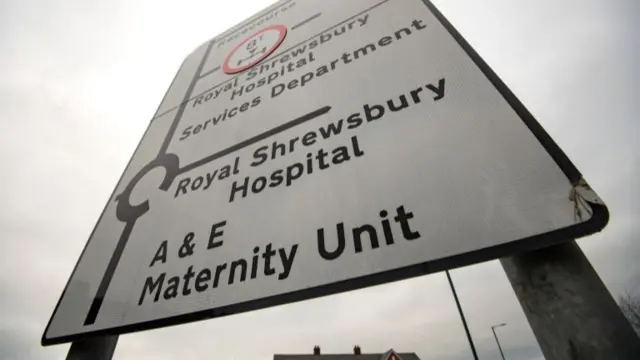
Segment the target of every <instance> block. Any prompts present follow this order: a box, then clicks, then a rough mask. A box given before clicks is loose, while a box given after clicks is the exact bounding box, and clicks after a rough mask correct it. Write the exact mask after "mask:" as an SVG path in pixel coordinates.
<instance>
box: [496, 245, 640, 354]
mask: <svg viewBox="0 0 640 360" xmlns="http://www.w3.org/2000/svg"><path fill="white" fill-rule="evenodd" d="M500 261H501V263H502V267H503V268H504V270H505V272H506V273H507V277H508V278H509V281H510V282H511V286H512V287H513V290H514V291H515V293H516V295H517V297H518V300H519V301H520V305H522V309H523V310H524V313H525V314H526V316H527V319H528V320H529V324H530V325H531V328H532V329H533V332H534V334H535V336H536V338H537V339H538V343H539V344H540V348H542V353H543V354H544V356H545V357H546V358H547V359H553V360H556V359H558V360H562V359H571V360H577V359H580V360H586V359H606V360H614V359H621V360H622V359H624V360H626V359H640V338H638V336H637V335H636V333H635V332H634V331H633V329H632V328H631V325H630V324H629V322H628V321H627V319H626V318H625V317H624V315H623V314H622V312H621V311H620V308H619V307H618V305H617V304H616V302H615V301H614V299H613V297H612V296H611V294H610V293H609V291H608V290H607V288H606V287H605V286H604V284H603V283H602V280H600V278H599V277H598V275H597V274H596V272H595V270H594V269H593V267H592V266H591V264H590V263H589V261H588V260H587V258H586V257H585V256H584V254H583V253H582V251H581V250H580V248H579V247H578V245H577V244H576V243H575V241H570V242H567V243H564V244H560V245H556V246H552V247H549V248H545V249H541V250H537V251H533V252H530V253H525V254H521V255H516V256H512V257H507V258H503V259H501V260H500Z"/></svg>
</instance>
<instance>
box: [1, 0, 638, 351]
mask: <svg viewBox="0 0 640 360" xmlns="http://www.w3.org/2000/svg"><path fill="white" fill-rule="evenodd" d="M299 1H303V0H299ZM395 1H400V0H395ZM372 2H373V1H372ZM271 3H272V2H271V1H266V0H262V1H260V0H251V1H250V0H244V1H212V0H208V1H204V0H202V1H200V0H181V1H173V2H171V1H151V0H126V1H125V0H112V1H85V0H24V1H8V0H0V54H1V56H0V75H1V76H0V159H1V162H0V164H1V165H2V170H1V174H2V176H1V177H0V204H1V205H2V207H1V208H0V209H1V210H0V211H1V214H2V216H0V359H2V360H14V359H63V358H64V356H65V354H66V351H67V349H68V345H61V346H53V347H46V348H43V347H41V346H40V337H41V335H42V332H43V331H44V328H45V326H46V324H47V321H48V320H49V317H50V316H51V313H52V311H53V308H54V306H55V304H56V302H57V300H58V298H59V296H60V294H61V292H62V289H63V287H64V285H65V283H66V281H67V279H68V277H69V275H70V273H71V271H72V269H73V266H74V264H75V262H76V260H77V258H78V256H79V254H80V252H81V250H82V248H83V246H84V243H85V241H86V240H87V237H88V236H89V234H90V232H91V230H92V228H93V226H94V224H95V222H96V220H97V219H98V216H99V215H100V212H101V211H102V209H103V207H104V205H105V201H106V199H108V198H109V196H110V193H111V191H112V190H113V187H114V185H115V182H116V181H117V179H118V177H119V176H120V174H121V172H122V171H123V169H124V167H125V166H126V164H127V161H128V160H129V157H130V156H131V154H132V153H133V150H134V149H135V146H136V145H137V143H138V140H139V139H140V138H141V136H142V134H143V132H144V129H145V128H146V127H147V124H148V122H149V120H150V118H151V116H152V115H153V112H154V111H155V109H156V107H157V105H158V103H159V102H160V101H161V99H162V96H163V94H164V92H165V90H166V88H167V87H168V86H169V84H170V82H171V79H172V78H173V75H174V74H175V72H176V70H177V68H178V67H179V65H180V63H181V62H182V59H183V58H184V57H185V56H186V55H187V54H188V53H190V52H191V51H192V50H193V49H194V48H195V47H196V46H198V45H200V44H201V43H202V42H204V41H206V40H207V39H208V38H211V37H212V36H214V35H216V34H217V33H220V32H222V31H224V30H226V29H227V28H229V27H231V26H233V25H234V24H236V23H238V22H240V21H242V20H243V19H245V18H247V17H249V16H251V15H252V14H254V13H255V12H257V11H259V10H261V9H262V8H264V7H266V6H268V5H270V4H271ZM435 4H436V5H437V6H438V7H439V8H440V9H441V11H442V12H443V13H444V14H445V16H447V17H448V18H449V19H450V20H451V21H452V22H453V24H454V25H455V26H456V27H457V28H458V29H459V30H460V31H461V33H462V34H463V35H464V36H465V37H466V38H467V39H468V40H469V41H470V43H471V44H472V45H473V46H474V47H475V48H476V50H477V51H478V52H479V53H480V55H481V56H483V57H484V58H485V60H486V61H487V62H488V63H489V64H490V65H491V66H492V67H493V68H494V70H495V71H496V72H497V73H498V74H499V75H500V76H501V77H502V79H503V80H504V81H505V82H506V83H507V84H508V85H509V86H510V87H511V89H512V90H513V91H514V92H515V93H516V95H517V96H518V97H519V98H520V99H521V100H522V102H523V103H524V104H525V105H526V106H527V107H528V108H529V110H530V111H531V112H532V113H533V114H534V115H535V116H536V117H537V118H538V120H539V121H540V122H541V123H542V125H543V126H544V127H545V128H546V129H547V131H548V132H549V133H550V134H551V136H552V137H553V138H554V139H555V140H556V142H557V143H558V144H559V145H560V146H561V147H562V148H563V149H564V150H565V152H566V153H567V154H568V155H569V157H570V158H571V159H572V160H573V161H574V163H575V164H576V166H577V167H578V169H580V170H581V171H582V173H583V174H584V175H585V177H586V179H587V180H588V181H589V182H590V184H591V185H592V187H593V188H594V189H595V190H596V191H598V193H599V194H600V195H601V197H602V198H603V199H604V200H605V201H606V202H607V204H608V206H609V209H610V212H611V220H610V223H609V225H608V226H607V228H606V229H605V230H604V231H603V232H602V233H600V234H598V235H595V236H591V237H589V238H585V239H582V240H580V241H579V244H580V245H581V247H582V248H583V249H584V251H585V253H586V254H587V256H588V257H589V259H590V260H591V261H592V263H593V265H594V266H595V268H596V270H597V271H598V273H599V274H600V275H601V277H602V278H603V279H604V281H605V283H606V285H607V286H608V287H609V289H610V290H611V291H612V293H613V294H614V295H618V294H619V293H620V292H621V291H622V290H624V289H625V288H626V287H628V286H632V285H633V284H638V283H640V262H638V261H637V259H638V258H639V256H640V243H639V242H638V239H637V237H638V233H639V230H640V223H639V222H638V221H637V219H638V218H639V216H640V192H639V190H638V189H639V186H638V184H639V181H638V179H639V176H640V146H639V145H638V140H637V137H638V135H640V120H639V119H640V101H638V99H640V85H639V84H640V73H639V71H638V64H640V37H638V34H640V26H639V25H638V24H640V5H639V3H638V2H637V1H636V0H614V1H606V0H566V1H560V2H558V1H554V0H535V1H533V0H516V1H514V0H483V1H477V0H437V1H435ZM452 275H453V278H454V281H455V283H456V285H457V288H458V290H459V295H460V298H461V301H462V304H463V306H464V309H465V311H466V314H467V316H468V321H469V324H470V327H471V332H472V335H473V337H474V340H475V342H476V346H477V348H478V353H479V356H480V358H481V359H496V358H498V349H497V347H496V344H495V341H494V339H493V335H492V333H491V329H490V326H491V325H492V324H497V323H502V322H507V323H508V325H507V326H506V327H504V328H500V329H498V334H499V336H500V339H501V342H502V344H503V347H504V350H505V353H506V356H507V358H509V359H539V358H542V355H541V353H540V350H539V348H538V345H537V343H536V341H535V338H534V337H533V334H532V332H531V330H530V328H529V326H528V324H527V321H526V319H525V317H524V315H523V313H522V311H521V310H520V307H519V304H518V303H517V300H516V298H515V296H514V294H513V292H512V290H511V287H510V285H509V283H508V281H507V279H506V277H505V275H504V272H503V271H502V269H501V267H500V265H499V263H498V262H496V261H494V262H490V263H485V264H480V265H476V266H471V267H467V268H462V269H457V270H454V271H453V272H452ZM355 344H359V345H360V346H361V347H362V349H363V351H364V352H376V351H377V352H382V351H384V350H387V349H388V348H391V347H393V348H395V349H397V350H400V351H408V352H416V353H417V354H418V355H419V356H420V357H421V358H422V359H451V360H454V359H469V358H470V353H469V349H468V346H467V343H466V339H465V336H464V332H463V329H462V326H461V324H460V321H459V317H458V314H457V312H456V308H455V305H454V303H453V299H452V296H451V292H450V290H449V288H448V284H447V282H446V278H445V276H444V274H434V275H430V276H425V277H421V278H416V279H412V280H407V281H402V282H397V283H394V284H390V285H385V286H379V287H374V288H369V289H365V290H360V291H354V292H350V293H344V294H341V295H336V296H330V297H326V298H321V299H316V300H311V301H306V302H302V303H296V304H291V305H286V306H280V307H275V308H271V309H267V310H262V311H255V312H251V313H246V314H241V315H236V316H231V317H226V318H221V319H216V320H211V321H205V322H199V323H193V324H188V325H182V326H176V327H171V328H166V329H160V330H154V331H147V332H144V333H138V334H129V335H124V336H121V337H120V340H119V343H118V347H117V350H116V354H115V358H116V359H125V360H127V359H178V358H179V359H211V358H214V357H215V358H220V359H238V360H241V359H247V360H249V359H263V360H266V359H270V358H272V355H273V354H274V353H300V352H302V353H308V352H311V351H312V348H313V346H314V345H320V346H321V347H322V350H323V352H350V351H351V349H352V347H353V345H355Z"/></svg>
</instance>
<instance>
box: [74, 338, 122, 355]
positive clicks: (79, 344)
mask: <svg viewBox="0 0 640 360" xmlns="http://www.w3.org/2000/svg"><path fill="white" fill-rule="evenodd" d="M117 343H118V335H104V336H97V337H93V338H89V339H86V340H84V341H74V342H73V343H71V347H70V348H69V352H68V353H67V358H66V360H111V359H112V357H113V353H114V352H115V350H116V344H117Z"/></svg>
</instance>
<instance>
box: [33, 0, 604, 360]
mask: <svg viewBox="0 0 640 360" xmlns="http://www.w3.org/2000/svg"><path fill="white" fill-rule="evenodd" d="M607 220H608V211H607V208H606V206H605V205H604V203H603V202H602V201H601V200H600V199H599V197H598V196H597V195H596V193H595V192H594V191H592V190H591V189H590V188H589V187H588V185H587V184H586V182H585V181H584V179H583V178H582V175H581V174H580V172H579V171H578V170H577V169H576V168H575V166H573V164H572V163H571V161H570V160H569V159H568V158H567V156H566V155H565V154H564V153H563V152H562V150H561V149H560V148H559V147H558V146H557V145H556V144H555V142H554V141H553V140H552V139H551V138H550V137H549V136H548V134H547V133H546V132H545V131H544V129H543V128H542V127H541V126H540V124H539V123H538V122H537V121H536V119H535V118H534V117H533V116H532V115H531V114H530V113H529V112H528V111H527V109H526V108H525V107H524V106H523V104H521V103H520V102H519V101H518V99H517V98H516V97H515V95H514V94H513V93H512V92H511V91H510V90H509V89H508V88H507V87H506V86H505V84H504V83H503V82H502V81H501V80H500V79H499V78H498V76H497V75H496V74H495V73H494V72H493V71H492V70H491V69H490V68H489V66H488V65H487V64H486V63H485V62H484V61H483V60H482V59H481V58H480V57H479V56H478V54H477V53H476V52H475V51H474V50H473V49H472V48H471V47H470V46H469V44H468V43H467V42H466V41H465V40H464V39H463V38H462V36H460V34H458V33H457V31H456V30H455V29H454V28H453V27H452V26H451V24H449V23H448V22H447V20H446V19H445V18H444V17H443V16H442V14H440V13H439V12H438V10H437V9H436V8H435V7H434V6H433V5H432V4H431V3H430V2H428V1H422V0H376V1H371V0H350V1H342V0H306V1H296V0H284V1H280V2H278V3H276V4H274V5H273V6H271V7H269V8H267V9H265V10H264V11H262V12H260V13H258V14H256V15H255V16H253V17H251V18H249V19H247V20H246V21H244V22H242V23H241V24H239V25H238V26H236V27H234V28H232V29H230V30H228V31H226V32H224V33H223V34H220V35H219V36H217V37H215V38H213V39H211V40H209V41H207V42H205V43H204V44H202V45H201V46H199V47H198V48H197V49H195V50H194V51H193V52H192V53H191V54H190V55H189V56H188V57H187V58H186V59H185V61H184V63H183V64H182V66H181V68H180V70H179V71H178V73H177V74H176V77H175V79H174V81H173V82H172V84H171V86H170V87H169V90H168V91H167V93H166V95H165V97H164V99H163V100H162V102H161V104H160V106H159V107H158V109H157V111H156V113H155V115H154V117H153V119H152V120H151V122H150V124H149V127H148V128H147V131H146V132H145V135H144V136H143V139H142V140H141V142H140V144H139V146H138V147H137V149H136V151H135V153H134V155H133V157H132V159H131V161H130V163H129V164H128V166H127V168H126V169H125V171H124V173H123V175H122V177H121V179H120V181H119V182H118V184H117V186H116V188H115V190H114V193H113V195H112V196H111V198H110V199H109V201H108V203H107V205H106V207H105V209H104V211H103V214H102V215H101V216H100V218H99V220H98V222H97V224H96V226H95V228H94V231H93V232H92V234H91V236H90V237H89V240H88V242H87V245H86V247H85V249H84V250H83V252H82V255H81V256H80V259H79V261H78V263H77V264H76V267H75V268H74V271H73V273H72V275H71V277H70V280H69V282H68V284H67V286H66V287H65V289H64V291H63V294H62V296H61V298H60V300H59V302H58V304H57V305H56V307H55V309H54V311H53V315H52V317H51V320H50V321H49V323H48V324H47V328H46V329H45V331H44V334H43V337H42V343H43V344H44V345H51V344H59V343H64V342H77V341H87V342H86V343H85V344H91V341H92V340H87V339H88V338H94V339H95V341H96V342H95V343H96V344H99V345H96V347H100V348H101V349H107V350H108V349H109V348H110V345H105V344H106V343H107V341H105V342H102V340H101V338H100V337H103V336H113V335H119V334H122V333H128V332H135V331H142V330H147V329H153V328H159V327H163V326H170V325H176V324H181V323H186V322H192V321H198V320H203V319H210V318H215V317H220V316H226V315H232V314H237V313H240V312H246V311H251V310H256V309H261V308H265V307H269V306H275V305H279V304H285V303H290V302H294V301H302V300H306V299H311V298H315V297H319V296H325V295H330V294H335V293H339V292H344V291H349V290H354V289H359V288H363V287H367V286H372V285H377V284H383V283H387V282H391V281H396V280H401V279H406V278H410V277H415V276H420V275H424V274H429V273H434V272H439V271H443V270H447V269H451V268H455V267H460V266H465V265H471V264H474V263H479V262H483V261H488V260H492V259H497V258H501V257H505V256H512V255H514V254H520V253H526V252H529V251H533V250H538V249H541V248H546V247H549V246H553V245H556V244H560V243H563V242H566V241H570V240H571V239H575V238H580V237H583V236H587V235H590V234H593V233H595V232H598V231H600V230H602V229H603V228H604V226H605V225H606V223H607ZM109 344H110V343H109ZM76 349H79V345H77V344H76V345H74V346H72V350H74V351H75V350H76ZM80 349H82V347H80ZM78 351H80V350H78ZM79 353H82V351H80V352H79ZM105 353H107V352H105Z"/></svg>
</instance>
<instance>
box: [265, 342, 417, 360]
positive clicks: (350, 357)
mask: <svg viewBox="0 0 640 360" xmlns="http://www.w3.org/2000/svg"><path fill="white" fill-rule="evenodd" d="M273 360H420V358H419V357H418V355H416V354H415V353H396V352H395V351H394V350H393V349H390V350H388V351H386V352H384V353H374V354H363V353H362V350H361V349H360V346H358V345H356V346H355V347H354V348H353V353H350V354H322V353H321V352H320V346H315V347H314V348H313V353H311V354H290V355H289V354H287V355H278V354H276V355H274V356H273Z"/></svg>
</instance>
